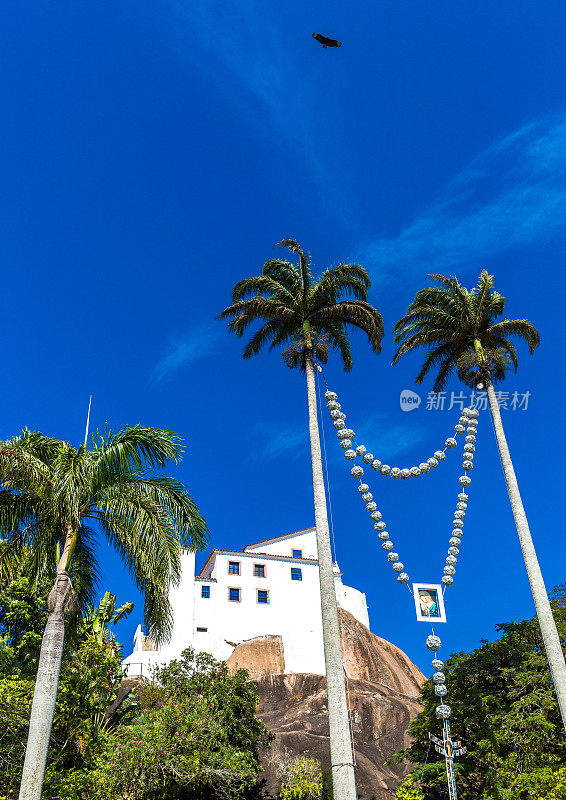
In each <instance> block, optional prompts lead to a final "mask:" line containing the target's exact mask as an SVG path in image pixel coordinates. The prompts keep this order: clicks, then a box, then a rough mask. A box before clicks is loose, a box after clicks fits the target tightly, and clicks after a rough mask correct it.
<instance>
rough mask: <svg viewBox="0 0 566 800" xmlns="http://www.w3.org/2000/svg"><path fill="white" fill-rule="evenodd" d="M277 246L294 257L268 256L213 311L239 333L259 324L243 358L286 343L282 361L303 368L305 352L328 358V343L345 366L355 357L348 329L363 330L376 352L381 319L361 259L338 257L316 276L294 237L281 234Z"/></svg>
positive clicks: (381, 332)
mask: <svg viewBox="0 0 566 800" xmlns="http://www.w3.org/2000/svg"><path fill="white" fill-rule="evenodd" d="M278 246H279V247H283V248H287V249H288V250H289V251H290V252H291V253H293V254H294V255H296V256H297V257H298V263H297V264H292V263H290V262H288V261H283V260H280V259H271V260H270V261H267V262H266V263H265V265H264V268H263V273H262V275H261V276H256V277H251V278H245V279H244V280H242V281H239V282H238V283H237V284H236V286H235V287H234V290H233V292H232V300H233V302H232V305H230V306H228V308H225V309H224V311H222V312H221V313H220V314H219V315H218V317H217V319H226V320H229V322H228V330H229V331H230V332H231V333H235V334H236V335H237V336H239V337H242V336H243V335H244V333H245V332H246V331H247V329H248V327H249V326H251V325H254V324H257V323H260V324H261V327H259V329H258V330H256V332H255V333H254V334H253V335H252V336H251V338H250V339H249V341H248V342H247V344H246V345H245V347H244V352H243V355H244V358H251V356H254V355H257V354H258V353H259V352H260V351H261V350H262V349H263V348H264V347H266V346H268V347H269V349H273V348H275V347H277V348H278V347H285V349H284V351H283V358H284V361H285V363H286V364H287V365H288V366H289V367H291V368H294V369H295V368H296V369H304V368H305V363H306V358H307V355H308V354H309V353H310V354H311V355H312V356H313V357H314V358H315V360H317V361H319V362H320V363H326V361H327V359H328V352H329V348H330V347H331V348H332V349H334V350H335V351H337V352H338V353H339V354H340V356H341V359H342V363H343V365H344V368H345V369H346V370H349V369H351V368H352V363H353V361H352V351H351V346H350V340H349V336H348V333H347V330H348V329H351V330H358V331H361V332H363V333H365V334H366V336H367V337H368V341H369V342H370V344H371V346H372V348H373V350H374V352H376V353H379V352H380V350H381V340H382V338H383V335H384V327H383V320H382V318H381V315H380V313H379V312H378V311H377V309H375V308H374V307H373V306H371V305H370V304H369V303H368V302H367V293H368V290H369V288H370V285H371V283H370V279H369V276H368V274H367V272H366V270H365V269H364V268H363V267H362V266H360V265H359V264H345V263H341V264H338V265H336V266H334V267H330V268H329V269H327V270H325V271H324V272H323V273H322V275H321V277H320V279H319V280H318V281H317V280H315V278H314V276H313V273H312V271H311V268H310V259H309V256H308V254H306V253H304V252H303V250H302V249H301V247H300V245H299V244H298V242H296V241H295V240H294V239H283V240H282V241H281V242H279V243H278ZM341 298H343V299H341Z"/></svg>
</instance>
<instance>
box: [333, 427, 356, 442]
mask: <svg viewBox="0 0 566 800" xmlns="http://www.w3.org/2000/svg"><path fill="white" fill-rule="evenodd" d="M336 436H337V437H338V438H339V439H351V438H352V437H351V436H350V431H349V430H348V428H344V429H343V430H339V431H338V433H337V434H336Z"/></svg>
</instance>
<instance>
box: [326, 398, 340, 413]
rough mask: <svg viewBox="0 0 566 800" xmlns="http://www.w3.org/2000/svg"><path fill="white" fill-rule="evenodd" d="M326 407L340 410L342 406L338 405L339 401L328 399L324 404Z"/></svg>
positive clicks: (330, 409)
mask: <svg viewBox="0 0 566 800" xmlns="http://www.w3.org/2000/svg"><path fill="white" fill-rule="evenodd" d="M326 408H327V409H328V410H329V411H340V409H341V408H342V406H341V405H340V403H337V402H336V400H329V401H328V403H327V404H326Z"/></svg>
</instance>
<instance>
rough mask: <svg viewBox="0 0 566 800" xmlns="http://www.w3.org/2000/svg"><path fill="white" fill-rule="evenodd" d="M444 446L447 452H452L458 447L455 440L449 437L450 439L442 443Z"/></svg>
mask: <svg viewBox="0 0 566 800" xmlns="http://www.w3.org/2000/svg"><path fill="white" fill-rule="evenodd" d="M444 445H445V446H446V447H447V448H448V449H449V450H453V449H454V448H455V447H457V446H458V442H457V441H456V439H453V438H452V437H450V439H447V440H446V441H445V442H444Z"/></svg>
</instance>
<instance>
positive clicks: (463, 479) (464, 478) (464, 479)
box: [458, 475, 472, 488]
mask: <svg viewBox="0 0 566 800" xmlns="http://www.w3.org/2000/svg"><path fill="white" fill-rule="evenodd" d="M458 480H459V481H460V486H464V487H465V488H467V487H468V486H470V485H471V483H472V479H471V478H469V477H468V476H467V475H462V476H461V477H460V478H459V479H458Z"/></svg>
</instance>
